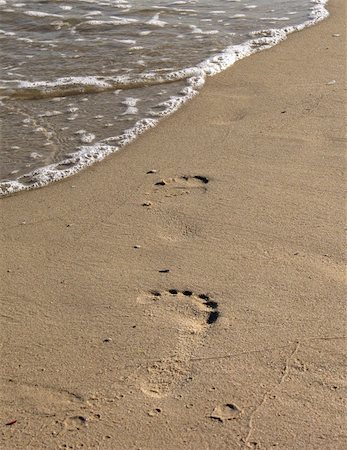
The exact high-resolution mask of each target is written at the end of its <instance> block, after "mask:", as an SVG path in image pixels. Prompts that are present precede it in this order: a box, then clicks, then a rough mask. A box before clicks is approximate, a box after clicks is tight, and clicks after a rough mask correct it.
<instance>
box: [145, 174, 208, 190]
mask: <svg viewBox="0 0 347 450" xmlns="http://www.w3.org/2000/svg"><path fill="white" fill-rule="evenodd" d="M209 181H210V180H209V179H208V178H207V177H206V176H204V175H182V176H180V177H174V178H167V179H161V180H159V181H157V182H156V183H154V185H155V186H170V185H171V187H174V188H176V189H184V188H204V189H206V188H205V187H204V186H203V185H204V184H208V183H209Z"/></svg>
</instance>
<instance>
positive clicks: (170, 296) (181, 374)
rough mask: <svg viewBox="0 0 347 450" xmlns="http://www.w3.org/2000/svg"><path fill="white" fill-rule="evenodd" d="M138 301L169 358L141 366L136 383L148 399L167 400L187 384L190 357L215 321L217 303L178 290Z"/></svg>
mask: <svg viewBox="0 0 347 450" xmlns="http://www.w3.org/2000/svg"><path fill="white" fill-rule="evenodd" d="M137 301H138V303H139V304H141V305H144V306H145V312H146V313H147V314H148V315H149V316H151V317H154V319H155V321H156V322H157V324H158V325H157V328H158V344H159V343H160V345H165V346H166V350H169V352H170V356H163V358H161V359H158V360H156V361H154V362H153V363H151V364H149V365H148V366H147V367H144V368H143V367H141V368H140V372H141V373H140V374H139V377H138V379H137V383H138V384H139V387H140V389H141V390H142V392H143V393H144V394H146V395H148V396H151V397H157V398H160V397H166V396H168V395H170V394H171V393H173V392H174V391H175V390H176V389H177V387H178V386H180V385H182V384H184V383H185V382H187V381H189V379H190V374H191V358H192V356H193V354H194V351H195V349H196V348H197V346H198V344H199V343H200V341H201V340H202V338H203V337H204V336H205V335H206V333H207V332H208V330H209V329H210V328H211V327H212V326H213V325H214V324H215V322H216V321H217V320H218V317H219V314H220V313H219V310H218V303H217V302H216V301H215V300H212V299H211V298H210V297H209V296H208V295H207V294H196V293H194V292H192V291H190V290H183V291H179V290H178V289H169V290H167V291H163V292H160V291H151V292H149V293H145V294H142V295H141V296H140V297H139V298H138V300H137ZM156 350H157V351H158V352H161V350H158V348H157V349H156ZM164 354H165V351H164Z"/></svg>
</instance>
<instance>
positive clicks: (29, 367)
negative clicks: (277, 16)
mask: <svg viewBox="0 0 347 450" xmlns="http://www.w3.org/2000/svg"><path fill="white" fill-rule="evenodd" d="M328 7H329V10H330V12H331V17H330V18H329V19H328V20H326V21H324V22H322V23H321V24H319V25H317V26H315V27H312V28H310V29H307V30H304V31H302V32H300V33H295V34H293V35H291V36H289V38H288V39H287V41H285V42H283V43H282V44H280V45H279V46H277V47H275V48H273V49H271V50H268V51H264V52H262V53H259V54H257V55H254V56H252V57H250V58H247V59H245V60H242V61H240V62H238V63H237V64H235V66H234V67H232V68H231V69H230V70H228V71H226V72H224V73H222V74H220V75H218V76H216V77H213V78H211V79H209V80H208V82H207V85H206V86H205V88H204V89H203V91H202V93H201V94H200V95H199V96H198V97H196V98H195V99H194V100H193V101H191V102H190V103H189V104H187V105H185V106H184V107H183V108H182V109H181V110H179V111H178V112H177V113H176V114H174V115H173V116H171V117H170V118H168V119H166V120H165V121H163V122H162V124H161V125H160V126H159V127H157V128H156V129H154V130H150V131H149V132H147V133H146V134H145V135H143V136H141V137H140V138H139V139H138V140H137V141H136V142H134V143H133V144H131V145H129V146H128V147H127V148H126V149H125V150H123V151H121V152H119V153H118V154H115V155H113V156H111V157H109V158H107V159H106V160H105V161H103V162H101V163H99V164H96V165H94V166H93V167H91V168H89V169H87V170H85V171H83V172H81V173H80V174H78V175H76V176H74V177H72V178H69V179H66V180H64V181H62V182H59V183H55V184H52V185H50V186H48V187H46V188H42V189H39V190H36V191H30V192H22V193H20V194H17V195H14V196H12V197H7V198H4V199H2V201H1V223H2V233H1V247H2V258H1V279H2V306H1V316H0V317H1V327H0V330H1V331H0V336H1V342H2V348H1V391H2V392H1V397H2V402H1V406H0V416H1V437H0V439H1V440H0V447H1V448H4V449H16V448H21V449H22V448H26V449H38V448H40V449H41V448H52V449H56V448H73V449H78V448H88V449H89V448H100V449H125V448H127V449H128V448H129V449H154V448H161V449H181V448H182V449H183V448H189V449H230V448H232V449H233V448H235V449H237V448H244V449H246V448H254V449H255V448H259V449H260V448H263V449H269V448H280V449H288V448H290V449H303V448H305V449H342V448H345V447H346V445H347V443H346V438H345V436H344V434H343V433H344V430H343V428H344V427H343V425H345V409H344V405H343V398H344V396H345V390H344V389H345V378H344V376H345V371H344V362H345V341H344V336H345V312H346V307H345V287H344V286H345V274H344V259H343V258H344V236H343V235H344V228H345V217H344V206H345V204H344V179H343V175H344V169H343V168H344V150H345V144H346V135H345V125H344V115H345V99H346V86H345V75H346V74H345V68H346V59H345V58H346V45H345V42H346V39H345V37H346V36H345V23H344V22H345V21H344V18H345V14H344V13H345V3H344V2H343V1H342V0H334V1H331V2H329V5H328ZM337 35H338V36H337ZM333 80H334V81H335V83H333V82H332V81H333ZM148 172H151V173H148Z"/></svg>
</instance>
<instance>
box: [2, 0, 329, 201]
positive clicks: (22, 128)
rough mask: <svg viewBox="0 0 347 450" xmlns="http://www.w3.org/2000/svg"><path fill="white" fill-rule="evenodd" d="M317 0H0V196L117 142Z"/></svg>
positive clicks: (263, 43) (284, 30) (291, 23)
mask: <svg viewBox="0 0 347 450" xmlns="http://www.w3.org/2000/svg"><path fill="white" fill-rule="evenodd" d="M325 3H326V0H176V1H175V0H173V1H169V0H69V1H68V0H24V1H20V0H0V17H1V18H0V39H1V49H2V51H1V53H2V54H1V69H2V70H1V75H0V78H1V80H0V107H1V117H0V119H1V150H0V167H1V170H0V194H1V195H6V194H9V193H13V192H16V191H19V190H22V189H29V188H33V187H39V186H43V185H45V184H47V183H49V182H52V181H55V180H58V179H61V178H64V177H67V176H70V175H72V174H74V173H76V172H77V171H79V170H81V169H82V168H84V167H86V166H88V165H90V164H93V163H94V162H96V161H98V160H101V159H103V158H104V157H105V156H106V155H109V154H110V153H113V152H115V151H117V150H119V149H121V148H122V147H123V146H124V145H126V144H127V143H129V142H130V141H131V140H133V139H134V138H135V137H136V136H137V135H138V134H140V133H142V132H143V131H145V130H146V129H148V128H150V127H153V126H154V125H156V124H157V123H158V122H159V121H160V119H161V118H162V117H164V116H166V115H168V114H170V113H172V112H173V111H175V110H176V109H177V108H178V107H179V106H180V105H182V104H183V103H184V102H186V101H187V100H189V99H190V98H192V97H193V96H194V95H196V94H197V93H198V92H199V90H200V89H201V88H202V86H203V84H204V82H205V79H206V77H207V76H211V75H214V74H216V73H218V72H220V71H221V70H224V69H225V68H227V67H229V66H231V65H232V64H233V63H234V62H235V61H236V60H238V59H241V58H243V57H245V56H249V55H251V54H252V53H254V52H257V51H259V50H262V49H265V48H269V47H271V46H273V45H275V44H276V43H278V42H280V41H281V40H283V39H285V37H286V35H287V34H288V33H290V32H292V31H295V30H300V29H302V28H304V27H306V26H309V25H311V24H314V23H315V22H317V21H319V20H321V19H323V18H324V17H326V16H327V14H328V13H327V11H326V9H325V8H324V5H325ZM163 151H164V150H163ZM144 158H145V155H144Z"/></svg>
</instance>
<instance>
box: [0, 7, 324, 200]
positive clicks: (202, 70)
mask: <svg viewBox="0 0 347 450" xmlns="http://www.w3.org/2000/svg"><path fill="white" fill-rule="evenodd" d="M328 1H329V0H314V2H313V6H312V8H311V10H310V11H311V12H310V15H309V18H308V19H306V20H305V21H304V22H302V23H300V24H298V25H290V26H287V27H283V28H274V29H268V30H264V31H260V30H258V31H254V32H253V36H254V37H253V38H252V39H250V40H248V41H245V42H244V43H243V44H240V45H230V46H227V47H226V48H225V49H224V50H222V51H221V52H219V53H217V54H215V55H212V56H210V57H208V58H207V59H205V60H203V61H201V62H200V63H199V64H197V65H196V66H195V67H194V66H193V67H186V68H185V69H182V70H181V71H178V72H173V73H172V74H171V76H174V77H175V78H177V79H181V80H183V78H182V73H183V72H187V71H188V72H190V75H189V76H188V77H186V78H185V80H186V89H187V93H186V96H185V97H175V100H174V101H173V102H172V101H170V99H169V100H167V105H168V107H167V109H166V110H165V111H163V114H162V116H161V117H160V118H153V117H144V118H142V119H140V120H139V121H138V122H136V123H135V125H134V126H132V127H131V128H128V129H125V130H123V132H122V134H120V135H118V136H115V137H113V138H107V139H103V140H101V141H98V142H95V143H94V144H92V145H91V146H86V147H81V148H80V149H79V150H78V149H76V151H73V152H72V153H70V154H69V155H70V156H69V157H66V159H63V160H60V161H57V162H55V163H51V164H49V165H47V166H43V167H38V168H36V169H34V170H33V171H31V172H28V173H26V174H23V175H21V176H20V177H19V178H17V179H15V180H8V181H5V180H4V181H0V198H2V197H6V196H8V195H12V194H14V193H17V192H21V191H26V190H31V189H37V188H40V187H44V186H47V185H49V184H50V183H54V182H57V181H61V180H63V179H65V178H69V177H71V176H73V175H75V174H76V173H79V172H80V171H83V170H85V169H86V168H88V167H90V166H92V165H93V164H96V163H98V162H100V161H102V160H103V159H105V158H107V157H109V156H110V155H112V154H114V153H116V152H118V151H121V150H122V149H124V148H125V147H126V146H127V145H129V144H130V143H131V142H133V141H134V140H136V139H137V138H138V137H139V136H140V135H141V134H143V133H144V132H146V131H148V130H149V129H151V128H154V127H157V126H158V125H159V124H160V123H161V121H162V120H163V119H165V118H167V117H168V116H170V115H171V114H174V113H175V112H176V111H177V110H178V109H179V108H180V107H182V106H183V105H184V104H185V103H187V102H189V101H190V100H192V99H193V98H194V97H195V96H196V95H198V94H199V93H200V92H201V89H202V88H203V86H204V84H205V82H206V80H207V79H208V77H211V76H214V75H216V74H218V73H221V72H223V71H224V70H226V69H230V68H231V67H232V66H233V65H234V64H235V63H236V62H237V61H240V60H242V59H244V58H247V57H250V56H252V55H254V54H255V53H258V52H261V51H264V50H268V49H270V48H272V47H274V46H276V45H278V44H280V43H281V42H283V41H284V40H286V39H287V38H288V36H290V34H292V33H294V32H298V31H302V30H304V29H306V28H310V27H312V26H314V25H317V24H318V23H319V22H321V21H322V20H325V19H326V18H327V17H328V16H329V12H328V10H327V4H328ZM181 72H182V73H181ZM180 73H181V75H180ZM62 80H64V82H66V79H65V78H63V79H60V81H62ZM58 81H59V80H58ZM73 81H74V80H71V81H70V83H72V87H71V89H72V90H74V89H76V87H74V86H73V84H74V82H73ZM89 81H90V80H89ZM94 82H95V83H99V82H97V81H96V79H95V80H94ZM105 82H106V80H105ZM56 83H57V82H56ZM54 84H55V83H53V85H54ZM58 84H59V83H58ZM34 85H35V83H34ZM26 87H27V88H30V87H32V86H30V83H29V86H26ZM116 137H117V138H119V140H118V143H117V145H115V144H114V142H116V139H115V138H116ZM71 165H72V167H70V166H71ZM61 166H67V167H68V168H62V167H61ZM21 178H23V179H25V180H26V181H25V184H22V182H21V181H20V180H21ZM28 179H34V180H36V181H35V182H33V183H32V184H29V181H28Z"/></svg>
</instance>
